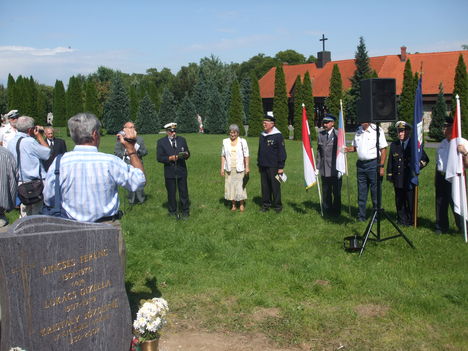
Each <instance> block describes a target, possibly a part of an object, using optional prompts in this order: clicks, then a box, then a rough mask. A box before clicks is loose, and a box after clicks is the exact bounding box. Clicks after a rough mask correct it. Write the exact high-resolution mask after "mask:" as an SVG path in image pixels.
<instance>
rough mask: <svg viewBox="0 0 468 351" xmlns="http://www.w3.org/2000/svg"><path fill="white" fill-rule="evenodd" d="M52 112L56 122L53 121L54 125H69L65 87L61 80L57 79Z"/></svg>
mask: <svg viewBox="0 0 468 351" xmlns="http://www.w3.org/2000/svg"><path fill="white" fill-rule="evenodd" d="M52 113H53V115H54V122H53V123H54V126H56V127H65V126H66V125H67V107H66V100H65V88H64V86H63V83H62V81H61V80H56V81H55V87H54V100H53V105H52ZM70 117H71V116H70Z"/></svg>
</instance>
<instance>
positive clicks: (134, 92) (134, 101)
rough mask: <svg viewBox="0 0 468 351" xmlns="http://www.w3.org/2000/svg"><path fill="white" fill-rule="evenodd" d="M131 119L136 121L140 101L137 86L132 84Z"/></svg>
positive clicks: (130, 95)
mask: <svg viewBox="0 0 468 351" xmlns="http://www.w3.org/2000/svg"><path fill="white" fill-rule="evenodd" d="M129 97H130V119H131V120H132V121H135V119H136V116H137V113H138V109H139V108H138V101H139V100H140V99H139V97H138V93H137V88H136V86H135V84H130V94H129Z"/></svg>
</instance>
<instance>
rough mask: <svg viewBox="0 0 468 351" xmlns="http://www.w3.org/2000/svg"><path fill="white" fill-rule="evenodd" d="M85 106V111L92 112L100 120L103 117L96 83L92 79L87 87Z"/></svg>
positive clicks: (87, 82) (88, 81)
mask: <svg viewBox="0 0 468 351" xmlns="http://www.w3.org/2000/svg"><path fill="white" fill-rule="evenodd" d="M85 87H86V88H85V104H84V110H85V111H86V112H91V113H92V114H94V115H95V116H96V117H98V118H100V117H101V115H102V112H101V106H100V104H99V100H98V93H97V89H96V83H95V82H94V80H92V79H88V80H87V81H86V85H85Z"/></svg>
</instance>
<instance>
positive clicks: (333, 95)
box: [325, 64, 343, 117]
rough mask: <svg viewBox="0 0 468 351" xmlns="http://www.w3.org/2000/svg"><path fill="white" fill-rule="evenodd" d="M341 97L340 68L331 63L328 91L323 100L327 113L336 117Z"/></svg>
mask: <svg viewBox="0 0 468 351" xmlns="http://www.w3.org/2000/svg"><path fill="white" fill-rule="evenodd" d="M342 99H343V82H342V80H341V73H340V69H339V67H338V65H337V64H334V65H333V70H332V74H331V77H330V93H329V94H328V98H327V99H326V100H325V107H326V108H327V111H328V113H330V114H332V115H333V116H335V117H338V114H339V113H340V100H342Z"/></svg>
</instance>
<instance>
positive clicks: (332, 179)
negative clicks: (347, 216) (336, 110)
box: [317, 115, 342, 216]
mask: <svg viewBox="0 0 468 351" xmlns="http://www.w3.org/2000/svg"><path fill="white" fill-rule="evenodd" d="M335 120H336V117H334V116H332V115H326V116H325V117H324V118H323V120H322V125H323V130H322V131H321V132H320V133H319V135H318V140H317V143H318V147H317V152H318V157H317V168H318V170H319V173H320V178H321V179H322V197H323V211H324V213H325V214H326V215H329V216H339V215H340V213H341V184H342V179H341V175H340V174H338V171H337V170H336V150H337V147H338V132H337V131H336V129H335V128H334V126H335Z"/></svg>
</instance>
